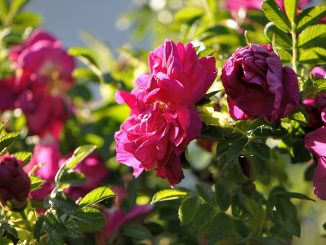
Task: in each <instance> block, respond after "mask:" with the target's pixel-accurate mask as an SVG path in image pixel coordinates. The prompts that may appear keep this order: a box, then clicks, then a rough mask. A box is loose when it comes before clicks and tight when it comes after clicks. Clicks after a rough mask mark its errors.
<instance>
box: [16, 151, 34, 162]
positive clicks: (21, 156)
mask: <svg viewBox="0 0 326 245" xmlns="http://www.w3.org/2000/svg"><path fill="white" fill-rule="evenodd" d="M13 155H14V157H16V158H17V159H18V160H21V161H23V162H24V164H27V163H28V162H29V160H30V159H31V157H32V153H30V152H26V151H20V152H16V153H14V154H13Z"/></svg>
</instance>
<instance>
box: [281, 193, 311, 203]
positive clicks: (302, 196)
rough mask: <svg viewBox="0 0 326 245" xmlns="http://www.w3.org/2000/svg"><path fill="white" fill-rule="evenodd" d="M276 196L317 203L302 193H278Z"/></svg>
mask: <svg viewBox="0 0 326 245" xmlns="http://www.w3.org/2000/svg"><path fill="white" fill-rule="evenodd" d="M276 195H279V196H284V197H287V198H296V199H302V200H307V201H313V202H314V201H315V200H314V199H312V198H310V197H308V196H307V195H304V194H302V193H297V192H278V193H276Z"/></svg>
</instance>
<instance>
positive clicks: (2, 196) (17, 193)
mask: <svg viewBox="0 0 326 245" xmlns="http://www.w3.org/2000/svg"><path fill="white" fill-rule="evenodd" d="M0 179H1V181H0V201H1V202H6V201H8V200H11V199H16V200H17V201H19V202H23V201H25V200H26V198H27V197H28V194H29V191H30V189H31V181H30V179H29V177H28V175H27V173H25V172H24V169H23V163H22V161H19V160H17V159H16V158H15V157H14V156H12V155H3V156H0Z"/></svg>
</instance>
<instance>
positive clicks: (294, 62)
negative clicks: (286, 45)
mask: <svg viewBox="0 0 326 245" xmlns="http://www.w3.org/2000/svg"><path fill="white" fill-rule="evenodd" d="M295 29H296V26H295V24H294V23H292V30H291V35H292V68H293V70H294V72H295V73H296V74H297V73H298V69H297V59H298V47H297V34H296V32H295Z"/></svg>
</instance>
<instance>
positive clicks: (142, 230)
mask: <svg viewBox="0 0 326 245" xmlns="http://www.w3.org/2000/svg"><path fill="white" fill-rule="evenodd" d="M122 233H123V234H124V235H125V236H128V237H132V238H135V239H139V240H148V239H152V234H151V232H150V230H149V229H148V228H147V227H145V226H143V225H137V224H130V225H127V226H125V227H124V229H123V232H122Z"/></svg>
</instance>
